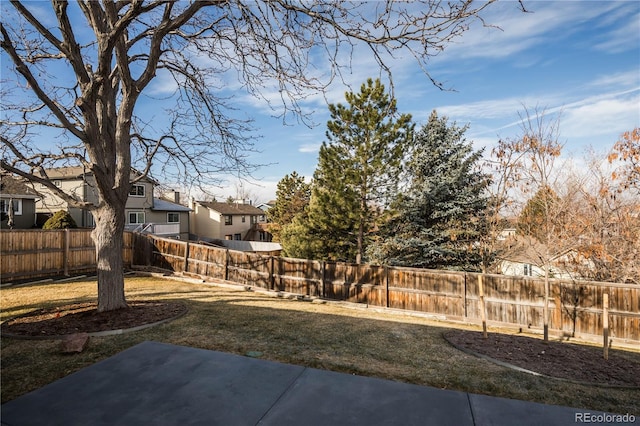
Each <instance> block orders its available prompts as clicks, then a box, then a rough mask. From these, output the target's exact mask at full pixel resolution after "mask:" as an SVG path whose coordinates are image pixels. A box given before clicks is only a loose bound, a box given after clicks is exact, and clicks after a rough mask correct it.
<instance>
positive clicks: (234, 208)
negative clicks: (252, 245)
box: [190, 200, 271, 241]
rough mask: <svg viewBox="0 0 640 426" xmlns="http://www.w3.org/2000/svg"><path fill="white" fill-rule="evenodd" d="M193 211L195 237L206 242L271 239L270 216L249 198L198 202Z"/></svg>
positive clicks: (192, 224)
mask: <svg viewBox="0 0 640 426" xmlns="http://www.w3.org/2000/svg"><path fill="white" fill-rule="evenodd" d="M190 207H191V209H192V210H193V213H192V220H191V234H192V239H198V240H203V241H214V240H236V241H271V234H269V233H268V232H267V231H266V228H264V226H265V225H266V222H267V217H266V214H265V212H264V210H261V209H259V208H257V207H255V206H253V205H251V202H249V201H247V200H236V201H233V202H219V201H195V200H192V201H191V204H190Z"/></svg>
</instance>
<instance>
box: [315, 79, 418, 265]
mask: <svg viewBox="0 0 640 426" xmlns="http://www.w3.org/2000/svg"><path fill="white" fill-rule="evenodd" d="M345 98H346V101H347V103H348V105H346V106H345V105H342V104H337V105H329V111H330V114H331V120H330V121H329V122H328V123H327V133H326V136H327V141H325V142H324V143H323V145H322V147H321V148H320V155H319V161H318V167H317V169H316V172H315V174H314V186H313V191H312V197H311V202H310V206H309V212H308V220H306V226H307V228H306V229H307V234H308V235H309V236H310V237H311V236H315V237H316V238H320V240H321V241H318V242H316V250H320V252H318V253H317V256H320V257H322V258H331V259H341V260H347V261H354V260H355V261H356V262H357V263H360V262H361V261H362V260H363V255H364V253H365V250H366V247H367V244H368V242H369V239H370V236H371V233H372V231H373V230H374V229H375V228H376V225H377V221H378V219H379V217H380V215H381V212H382V211H383V210H384V208H385V207H386V206H387V204H388V200H389V199H390V197H391V195H392V194H395V192H396V191H397V185H398V176H399V172H400V168H401V162H402V157H403V152H404V150H405V149H406V147H407V144H408V142H409V141H410V140H411V138H412V134H413V124H411V116H410V115H408V114H401V115H399V116H398V114H397V107H396V100H395V99H393V98H391V97H390V96H389V95H388V94H387V93H385V88H384V85H382V84H381V83H380V80H375V81H373V80H372V79H368V80H367V82H366V83H365V84H363V85H362V86H361V88H360V93H352V92H350V93H346V94H345Z"/></svg>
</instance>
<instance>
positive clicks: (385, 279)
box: [384, 265, 389, 308]
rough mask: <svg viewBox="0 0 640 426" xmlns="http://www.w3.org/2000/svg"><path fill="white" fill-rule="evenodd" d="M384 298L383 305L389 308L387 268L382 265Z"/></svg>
mask: <svg viewBox="0 0 640 426" xmlns="http://www.w3.org/2000/svg"><path fill="white" fill-rule="evenodd" d="M384 298H385V305H386V306H387V308H388V307H389V267H388V266H387V265H384Z"/></svg>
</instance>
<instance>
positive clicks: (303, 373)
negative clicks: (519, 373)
mask: <svg viewBox="0 0 640 426" xmlns="http://www.w3.org/2000/svg"><path fill="white" fill-rule="evenodd" d="M585 412H587V411H586V410H579V409H574V408H568V407H559V406H551V405H544V404H535V403H529V402H523V401H516V400H510V399H505V398H494V397H488V396H482V395H473V394H467V393H464V392H455V391H447V390H440V389H436V388H431V387H427V386H417V385H411V384H405V383H399V382H393V381H389V380H382V379H376V378H370V377H361V376H355V375H349V374H341V373H335V372H331V371H324V370H317V369H311V368H305V367H301V366H295V365H288V364H281V363H277V362H272V361H265V360H260V359H254V358H249V357H243V356H238V355H231V354H227V353H221V352H216V351H209V350H203V349H195V348H189V347H183V346H175V345H169V344H164V343H157V342H144V343H141V344H139V345H136V346H134V347H132V348H129V349H127V350H125V351H123V352H121V353H119V354H117V355H115V356H113V357H111V358H109V359H106V360H104V361H101V362H98V363H96V364H94V365H92V366H89V367H87V368H84V369H82V370H80V371H78V372H76V373H73V374H71V375H69V376H67V377H65V378H62V379H60V380H58V381H56V382H53V383H51V384H49V385H47V386H44V387H43V388H41V389H38V390H36V391H33V392H31V393H29V394H26V395H23V396H21V397H19V398H17V399H15V400H13V401H10V402H8V403H6V404H4V405H2V411H1V421H2V424H3V425H6V426H29V425H38V426H41V425H65V426H73V425H92V426H93V425H109V426H111V425H135V426H140V425H179V426H182V425H225V426H235V425H240V426H244V425H265V426H266V425H269V426H270V425H277V426H289V425H291V426H293V425H296V426H297V425H304V426H315V425H331V426H336V425H366V426H371V425H385V426H387V425H403V426H405V425H456V426H458V425H460V426H465V425H514V424H518V425H534V424H535V425H566V424H576V421H575V420H576V417H575V415H576V413H585ZM590 414H591V415H595V414H597V413H595V412H591V413H590ZM637 422H638V419H636V424H637ZM578 423H579V422H578ZM590 424H598V423H597V422H596V423H593V422H590ZM605 424H606V423H605Z"/></svg>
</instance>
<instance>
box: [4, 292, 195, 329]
mask: <svg viewBox="0 0 640 426" xmlns="http://www.w3.org/2000/svg"><path fill="white" fill-rule="evenodd" d="M186 311H187V307H186V306H185V305H184V304H182V303H177V302H149V301H134V302H129V303H128V307H127V308H124V309H118V310H115V311H109V312H98V311H97V304H96V303H75V304H72V305H64V306H58V307H53V308H45V309H38V310H36V311H32V312H29V313H27V314H25V315H21V316H19V317H16V318H13V319H10V320H8V321H5V322H3V323H2V325H1V326H0V329H1V331H2V334H3V335H14V336H24V337H56V336H64V335H69V334H75V333H96V332H101V331H111V330H126V329H129V328H134V327H139V326H143V325H146V324H152V323H155V322H159V321H163V320H166V319H170V318H175V317H177V316H179V315H182V314H184V313H185V312H186Z"/></svg>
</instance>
